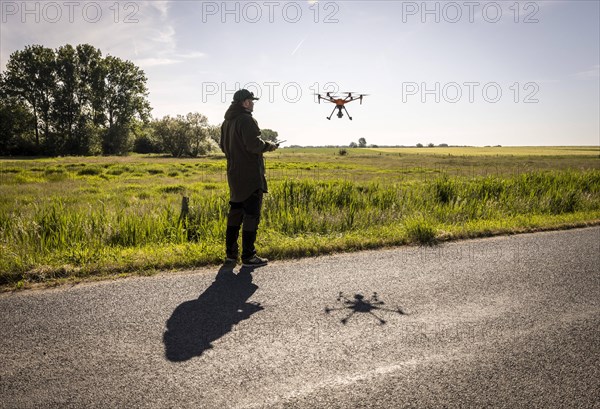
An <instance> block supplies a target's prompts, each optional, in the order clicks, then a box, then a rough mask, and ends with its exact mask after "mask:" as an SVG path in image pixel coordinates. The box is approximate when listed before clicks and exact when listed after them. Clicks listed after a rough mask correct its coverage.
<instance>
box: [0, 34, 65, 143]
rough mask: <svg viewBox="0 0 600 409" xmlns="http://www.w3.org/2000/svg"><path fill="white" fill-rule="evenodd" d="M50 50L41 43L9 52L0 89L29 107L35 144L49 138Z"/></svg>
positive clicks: (53, 75)
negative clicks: (42, 138)
mask: <svg viewBox="0 0 600 409" xmlns="http://www.w3.org/2000/svg"><path fill="white" fill-rule="evenodd" d="M55 61H56V60H55V56H54V51H53V50H52V49H50V48H46V47H42V46H41V45H30V46H27V47H25V49H24V50H20V51H15V52H14V53H12V54H11V56H10V58H9V60H8V62H7V64H6V71H5V73H4V77H3V81H2V88H3V93H4V94H5V95H6V98H14V99H15V100H17V101H19V102H22V103H24V104H25V106H27V107H28V108H29V109H30V110H31V113H32V114H33V115H32V119H33V122H34V123H33V127H34V129H35V143H36V145H37V146H38V147H39V146H40V145H41V136H40V134H41V132H40V131H43V133H44V137H45V140H46V141H47V142H50V141H52V136H51V130H52V129H51V124H50V109H51V106H52V103H53V95H54V90H55V87H56V70H55Z"/></svg>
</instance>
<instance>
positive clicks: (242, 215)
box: [225, 190, 263, 260]
mask: <svg viewBox="0 0 600 409" xmlns="http://www.w3.org/2000/svg"><path fill="white" fill-rule="evenodd" d="M262 198H263V192H262V190H257V191H256V192H254V193H252V194H251V195H250V197H249V198H248V199H246V200H244V201H243V202H229V214H228V215H227V232H226V234H225V247H226V253H227V258H232V259H237V257H238V255H239V247H238V237H239V234H240V227H241V226H242V225H243V229H242V260H248V259H251V258H252V257H254V256H255V255H256V249H255V247H254V242H255V241H256V231H257V230H258V224H259V223H260V212H261V208H262Z"/></svg>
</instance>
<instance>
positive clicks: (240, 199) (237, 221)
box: [219, 89, 278, 267]
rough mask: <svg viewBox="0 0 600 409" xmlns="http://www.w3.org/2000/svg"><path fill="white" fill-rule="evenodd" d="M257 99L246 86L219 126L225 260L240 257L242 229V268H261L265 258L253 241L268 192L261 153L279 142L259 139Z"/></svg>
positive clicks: (271, 148)
mask: <svg viewBox="0 0 600 409" xmlns="http://www.w3.org/2000/svg"><path fill="white" fill-rule="evenodd" d="M255 100H258V98H255V97H254V94H253V93H252V92H250V91H248V90H246V89H241V90H239V91H237V92H236V93H235V94H234V95H233V102H232V103H231V105H230V106H229V109H227V112H226V113H225V121H224V122H223V125H222V126H221V141H220V143H219V145H220V147H221V150H222V151H223V152H224V153H225V157H226V158H227V182H228V184H229V206H230V207H229V214H228V215H227V232H226V235H225V249H226V253H227V258H226V259H225V262H226V263H236V262H237V259H238V256H239V254H238V253H239V247H238V237H239V234H240V227H242V226H243V228H242V263H243V266H245V267H260V266H264V265H266V264H267V263H268V260H267V259H265V258H262V257H258V255H257V254H256V249H255V247H254V242H255V241H256V232H257V230H258V224H259V222H260V213H261V207H262V197H263V194H264V193H266V192H267V180H266V178H265V162H264V159H263V153H264V152H270V151H274V150H275V149H277V147H278V144H276V143H273V142H267V141H263V140H262V139H260V128H259V127H258V122H256V120H255V119H254V118H253V117H252V111H253V110H254V101H255Z"/></svg>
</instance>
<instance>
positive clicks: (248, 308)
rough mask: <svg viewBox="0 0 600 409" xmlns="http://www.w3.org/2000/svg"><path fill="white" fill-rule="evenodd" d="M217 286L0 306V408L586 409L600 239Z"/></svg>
mask: <svg viewBox="0 0 600 409" xmlns="http://www.w3.org/2000/svg"><path fill="white" fill-rule="evenodd" d="M217 270H218V269H201V270H196V271H191V272H186V273H181V274H171V275H159V276H154V277H146V278H142V277H138V278H129V279H123V280H118V281H112V282H103V283H95V284H83V285H76V286H73V287H63V288H59V289H51V290H34V291H27V292H21V293H7V294H2V295H0V311H1V312H2V313H1V317H0V334H1V338H0V407H2V408H20V407H30V408H34V407H35V408H54V407H73V408H94V407H98V408H113V407H123V408H125V407H127V408H143V407H148V408H169V407H173V408H180V407H181V408H186V407H189V408H386V409H387V408H395V407H427V408H429V407H433V408H436V407H440V408H441V407H506V408H515V407H522V408H532V407H539V408H553V407H557V408H563V407H572V408H591V407H600V404H599V403H598V402H599V401H600V392H599V391H600V228H599V227H594V228H586V229H578V230H570V231H561V232H546V233H538V234H526V235H518V236H510V237H497V238H490V239H481V240H471V241H464V242H455V243H447V244H443V245H440V246H437V247H425V248H420V247H404V248H396V249H389V250H382V251H367V252H360V253H353V254H340V255H334V256H328V257H319V258H310V259H303V260H296V261H286V262H273V263H271V264H270V265H269V266H267V267H263V268H261V269H256V270H255V271H254V272H248V271H241V272H240V271H239V268H236V269H235V271H231V270H228V269H226V268H222V269H221V270H220V271H217ZM340 293H341V296H340ZM374 293H376V294H374Z"/></svg>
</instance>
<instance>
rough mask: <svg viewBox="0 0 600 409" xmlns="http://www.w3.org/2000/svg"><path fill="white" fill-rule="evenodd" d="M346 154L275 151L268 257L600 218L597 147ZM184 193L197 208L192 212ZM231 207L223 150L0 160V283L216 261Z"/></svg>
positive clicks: (263, 243)
mask: <svg viewBox="0 0 600 409" xmlns="http://www.w3.org/2000/svg"><path fill="white" fill-rule="evenodd" d="M347 152H348V153H347V154H346V155H340V152H339V149H334V148H310V149H309V148H305V149H303V148H298V149H281V150H279V151H276V152H273V153H270V154H267V155H266V163H267V177H268V179H269V183H270V194H269V195H267V196H266V197H265V202H264V212H263V221H262V224H261V229H260V232H259V240H258V243H257V245H258V248H259V250H260V253H261V255H264V256H266V257H271V258H275V259H283V258H291V257H302V256H314V255H318V254H325V253H331V252H337V251H352V250H358V249H368V248H379V247H384V246H393V245H401V244H411V243H421V244H423V243H434V242H436V241H440V240H451V239H460V238H468V237H479V236H486V235H492V234H503V233H514V232H523V231H535V230H540V229H555V228H565V227H573V226H584V225H589V224H596V223H599V222H600V160H599V156H598V152H599V149H598V148H597V147H581V148H573V147H566V148H553V147H543V148H422V149H417V148H394V149H347ZM489 152H492V153H489ZM183 196H188V197H190V205H191V208H190V212H189V214H188V215H187V216H186V217H184V218H182V217H181V215H180V208H181V200H182V197H183ZM227 209H228V192H227V184H226V178H225V159H224V157H223V156H222V155H215V156H211V157H206V158H200V159H173V158H165V157H158V156H141V155H133V156H129V157H92V158H80V157H66V158H51V159H20V160H15V159H3V160H0V286H1V288H2V289H4V290H7V289H14V288H27V287H30V286H32V285H35V284H36V283H44V284H45V285H47V284H55V283H62V282H65V281H69V282H76V281H79V280H87V279H98V278H100V279H102V278H106V277H114V276H119V275H127V274H151V273H153V272H156V271H159V270H171V269H180V268H189V267H193V266H199V265H208V264H217V263H219V262H220V261H221V260H222V258H223V257H224V249H223V241H224V231H225V218H226V214H227Z"/></svg>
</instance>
